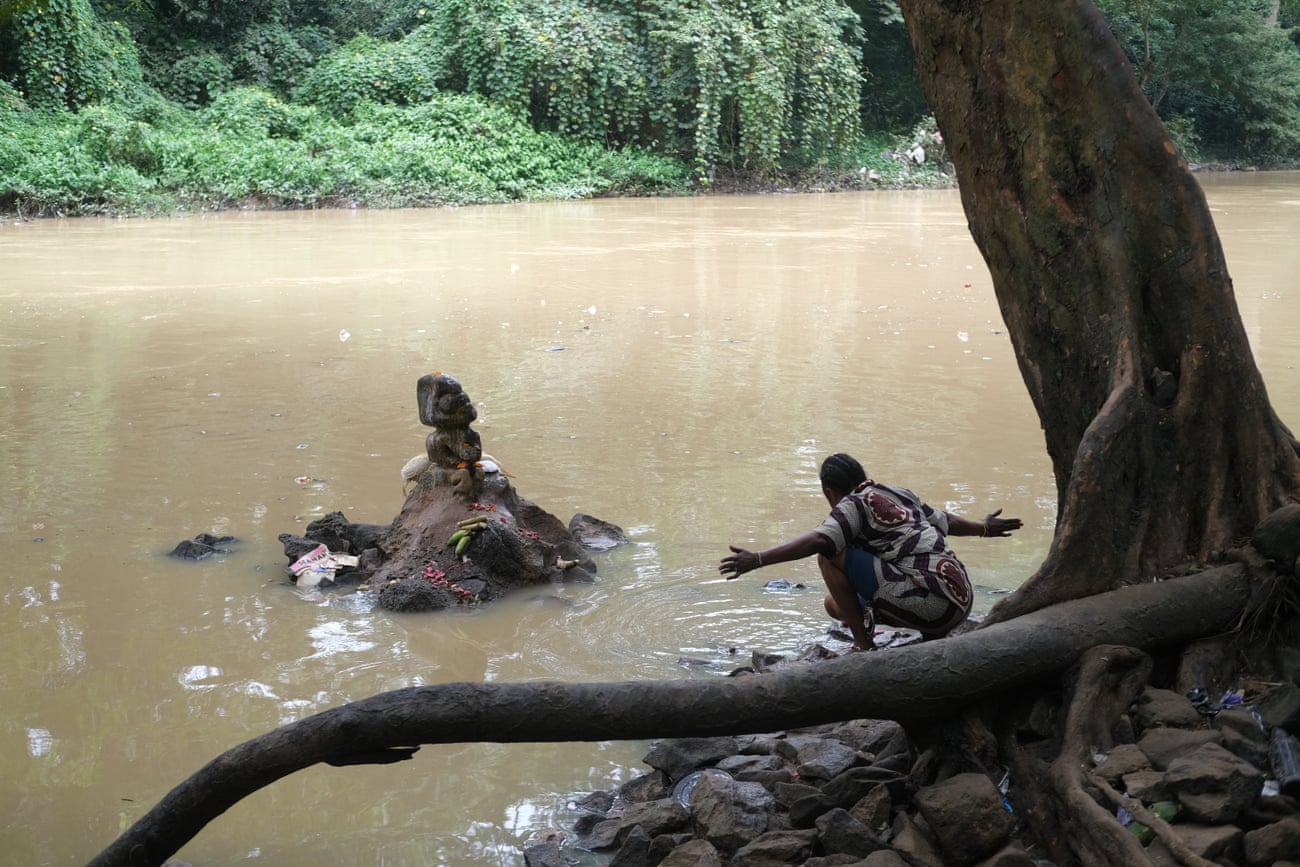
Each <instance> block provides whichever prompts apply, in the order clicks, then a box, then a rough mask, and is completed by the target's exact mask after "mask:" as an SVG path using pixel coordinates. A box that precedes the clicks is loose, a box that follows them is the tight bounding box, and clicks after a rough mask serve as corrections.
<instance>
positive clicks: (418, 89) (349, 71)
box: [294, 35, 439, 116]
mask: <svg viewBox="0 0 1300 867" xmlns="http://www.w3.org/2000/svg"><path fill="white" fill-rule="evenodd" d="M438 75H439V65H438V56H437V52H430V51H428V50H427V46H426V45H425V44H424V42H423V41H422V40H420V39H418V38H417V39H409V40H402V41H401V42H383V41H380V40H378V39H375V38H373V37H371V36H364V35H363V36H357V37H355V38H353V39H352V40H351V41H350V42H348V43H347V44H346V45H344V46H342V47H341V48H338V49H336V50H335V51H333V52H331V53H329V54H327V55H326V56H325V57H324V58H323V59H322V60H321V62H320V63H319V64H317V66H316V67H315V68H314V69H312V70H311V72H309V73H308V74H307V75H306V76H305V77H304V79H303V82H302V85H301V86H300V87H299V88H298V89H297V91H296V92H295V94H294V99H295V101H300V102H306V103H309V104H311V105H315V106H318V107H319V108H321V109H322V110H323V111H326V112H329V113H330V114H333V115H336V116H341V115H344V114H346V113H347V112H349V111H351V110H352V109H353V108H354V107H355V106H357V105H358V104H360V103H362V102H367V101H373V102H386V103H392V104H394V105H409V104H412V103H417V102H422V101H424V100H426V99H428V98H429V97H430V96H432V95H433V94H434V93H435V92H436V89H437V88H436V87H435V81H436V79H437V78H438Z"/></svg>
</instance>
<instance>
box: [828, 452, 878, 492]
mask: <svg viewBox="0 0 1300 867" xmlns="http://www.w3.org/2000/svg"><path fill="white" fill-rule="evenodd" d="M866 480H867V471H866V470H864V469H862V464H860V463H858V462H857V461H856V460H854V459H853V458H852V457H850V456H849V455H846V454H844V453H843V452H841V453H839V454H834V455H831V456H830V457H829V458H827V459H826V460H824V461H822V471H821V481H822V487H823V488H826V489H828V490H831V491H839V492H840V493H841V494H847V493H849V492H850V491H852V490H853V489H854V488H856V487H857V486H858V485H860V484H862V483H863V482H865V481H866Z"/></svg>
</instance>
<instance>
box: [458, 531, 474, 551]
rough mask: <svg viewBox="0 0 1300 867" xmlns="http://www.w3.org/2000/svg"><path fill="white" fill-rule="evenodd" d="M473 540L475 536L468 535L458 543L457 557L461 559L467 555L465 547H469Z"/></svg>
mask: <svg viewBox="0 0 1300 867" xmlns="http://www.w3.org/2000/svg"><path fill="white" fill-rule="evenodd" d="M473 538H474V536H473V535H472V534H466V535H465V536H464V537H463V538H462V539H461V540H460V541H459V542H457V543H456V556H457V557H459V556H460V555H461V554H463V553H465V546H467V545H468V544H469V540H470V539H473Z"/></svg>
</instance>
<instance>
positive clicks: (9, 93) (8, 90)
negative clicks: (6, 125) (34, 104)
mask: <svg viewBox="0 0 1300 867" xmlns="http://www.w3.org/2000/svg"><path fill="white" fill-rule="evenodd" d="M25 108H27V102H26V100H24V99H23V94H22V91H20V90H19V89H18V88H16V87H14V86H13V85H12V84H10V83H9V82H7V81H5V80H4V79H3V78H0V115H2V114H4V113H5V112H7V111H22V110H23V109H25Z"/></svg>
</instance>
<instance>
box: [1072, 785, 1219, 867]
mask: <svg viewBox="0 0 1300 867" xmlns="http://www.w3.org/2000/svg"><path fill="white" fill-rule="evenodd" d="M1088 782H1089V783H1091V784H1092V785H1093V786H1095V787H1096V788H1097V790H1098V791H1100V792H1101V793H1102V794H1103V795H1105V796H1106V798H1107V799H1109V800H1110V802H1111V803H1112V804H1114V805H1115V806H1116V807H1123V808H1124V809H1125V810H1128V812H1129V815H1131V816H1132V817H1133V818H1134V819H1137V820H1138V821H1139V822H1141V823H1142V824H1143V825H1146V826H1147V827H1148V828H1150V829H1151V830H1152V831H1154V832H1155V834H1156V836H1157V837H1159V838H1160V840H1161V842H1163V843H1164V844H1165V847H1166V848H1167V849H1168V850H1169V852H1170V854H1171V855H1173V856H1174V857H1175V858H1177V859H1178V860H1179V862H1180V863H1182V864H1185V865H1186V867H1218V865H1217V864H1215V863H1214V862H1213V861H1207V860H1205V859H1204V858H1202V857H1201V856H1200V855H1197V854H1196V853H1195V852H1193V851H1192V850H1191V849H1189V848H1188V846H1187V844H1186V843H1184V842H1183V839H1182V838H1181V837H1179V836H1178V833H1177V832H1176V831H1174V829H1173V828H1172V827H1170V825H1169V823H1168V822H1166V821H1165V820H1164V819H1161V818H1160V817H1159V816H1157V815H1155V814H1154V813H1152V812H1151V811H1150V810H1148V809H1147V808H1146V807H1144V806H1142V802H1141V801H1138V800H1136V799H1134V798H1130V797H1129V796H1128V795H1126V794H1124V793H1123V792H1119V791H1116V790H1115V787H1114V786H1112V785H1111V784H1110V783H1108V782H1106V781H1105V780H1103V779H1102V778H1101V777H1099V776H1097V775H1096V774H1088Z"/></svg>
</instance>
